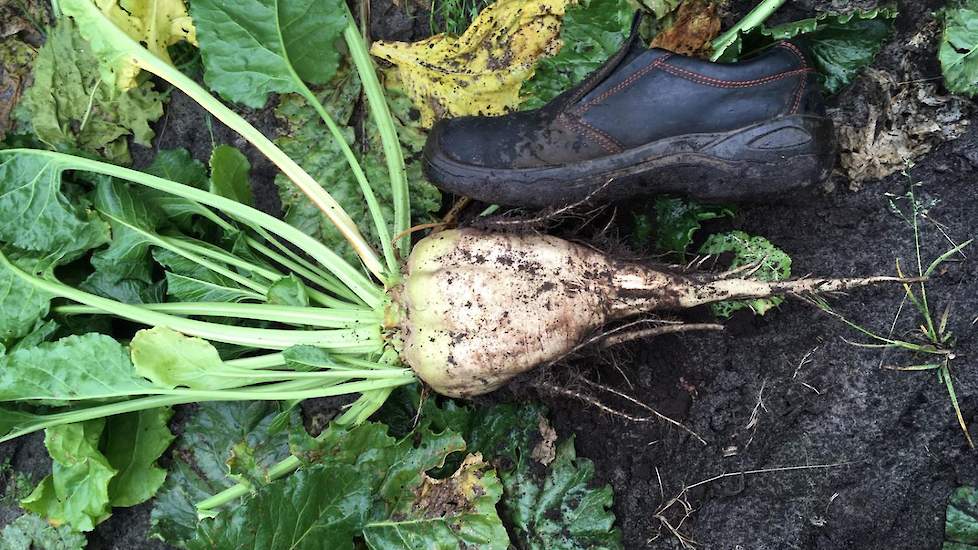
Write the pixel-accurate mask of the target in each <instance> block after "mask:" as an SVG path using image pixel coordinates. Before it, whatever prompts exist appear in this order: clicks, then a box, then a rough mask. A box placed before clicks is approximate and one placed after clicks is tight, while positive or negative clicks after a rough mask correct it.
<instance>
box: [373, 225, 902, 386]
mask: <svg viewBox="0 0 978 550" xmlns="http://www.w3.org/2000/svg"><path fill="white" fill-rule="evenodd" d="M890 281H901V279H898V278H895V277H871V278H861V279H798V280H792V281H779V282H763V281H756V280H751V279H718V278H716V277H713V276H709V275H688V274H682V273H677V272H672V271H669V270H668V269H665V268H663V267H661V266H652V265H645V264H641V263H637V262H625V261H620V260H616V259H614V258H611V257H608V256H607V255H604V254H602V253H600V252H598V251H595V250H593V249H591V248H587V247H585V246H582V245H579V244H574V243H571V242H568V241H564V240H562V239H558V238H556V237H551V236H547V235H539V234H513V233H493V232H487V231H482V230H476V229H457V230H451V231H443V232H441V233H438V234H435V235H432V236H430V237H427V238H425V239H423V240H421V241H420V242H419V243H418V244H417V245H416V246H415V247H414V249H413V251H412V252H411V256H410V258H409V259H408V265H407V273H406V276H405V280H404V283H403V284H402V285H401V286H399V287H397V288H395V289H394V290H393V292H392V294H393V300H394V302H395V303H396V304H397V305H398V306H399V310H400V320H399V322H398V323H397V328H398V332H399V336H400V340H401V342H400V344H401V358H402V359H403V360H404V362H406V363H407V364H408V365H410V366H411V368H412V369H414V371H415V373H417V375H418V376H419V377H420V378H421V379H422V380H424V381H425V382H426V383H427V384H429V385H430V386H431V387H432V389H434V390H435V391H436V392H438V393H441V394H443V395H448V396H451V397H469V396H473V395H480V394H484V393H488V392H490V391H493V390H495V389H497V388H499V387H500V386H502V385H503V384H505V383H506V382H507V381H508V380H510V379H511V378H512V377H514V376H516V375H518V374H520V373H523V372H526V371H528V370H530V369H532V368H534V367H536V366H538V365H542V364H546V363H549V362H551V361H554V360H556V359H558V358H560V357H562V356H563V355H565V354H566V353H568V352H569V351H570V350H572V349H573V348H574V347H575V346H577V345H578V344H579V343H580V342H581V341H582V340H583V339H584V338H585V337H587V336H588V335H589V334H591V333H593V332H594V331H595V330H597V329H599V328H601V327H602V326H603V325H605V324H607V323H609V322H611V321H615V320H617V319H621V318H624V317H629V316H633V315H637V314H641V313H648V312H653V311H668V310H679V309H684V308H690V307H695V306H698V305H702V304H708V303H711V302H719V301H723V300H731V299H748V298H764V297H770V296H776V295H785V294H804V293H819V292H838V291H845V290H848V289H851V288H855V287H859V286H865V285H869V284H874V283H881V282H890Z"/></svg>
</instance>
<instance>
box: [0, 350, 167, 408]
mask: <svg viewBox="0 0 978 550" xmlns="http://www.w3.org/2000/svg"><path fill="white" fill-rule="evenodd" d="M151 387H152V386H151V385H150V384H149V383H148V382H146V381H145V380H143V379H142V378H140V377H138V376H137V375H136V373H135V372H134V371H133V366H132V363H131V362H130V361H129V354H128V353H127V351H126V349H125V348H124V347H122V345H121V344H119V343H118V342H116V341H115V340H114V339H112V338H111V337H109V336H106V335H104V334H96V333H90V334H85V335H82V336H67V337H65V338H62V339H61V340H58V341H57V342H47V343H43V344H40V345H38V346H37V347H33V348H27V349H19V350H17V351H15V352H13V353H10V354H9V355H7V356H5V357H2V358H0V400H2V401H23V400H33V401H40V402H43V403H45V404H64V403H68V402H70V401H72V400H79V399H85V400H97V399H113V398H120V397H128V396H129V395H132V394H133V393H141V392H145V391H146V390H147V389H149V388H151Z"/></svg>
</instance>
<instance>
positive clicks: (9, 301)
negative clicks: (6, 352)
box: [0, 255, 51, 346]
mask: <svg viewBox="0 0 978 550" xmlns="http://www.w3.org/2000/svg"><path fill="white" fill-rule="evenodd" d="M7 257H8V258H10V259H11V261H13V263H14V264H15V265H17V267H19V268H21V269H27V268H28V267H30V266H29V264H31V263H33V262H25V261H23V260H19V259H18V258H16V257H11V256H10V255H8V256H7ZM25 263H26V264H28V265H24V264H25ZM50 304H51V296H49V295H47V294H45V293H44V292H41V291H39V290H37V288H35V287H34V285H32V284H30V283H27V282H25V281H24V280H23V279H21V278H20V277H18V276H17V275H15V274H14V273H13V272H11V271H10V270H9V269H7V268H6V267H4V266H2V265H0V345H2V346H10V345H12V344H13V343H14V341H16V340H17V339H19V338H22V337H25V336H27V335H28V334H30V332H31V331H32V330H33V329H34V327H35V326H36V325H37V323H38V321H39V320H40V319H42V318H44V317H45V316H46V315H47V314H48V309H49V306H50Z"/></svg>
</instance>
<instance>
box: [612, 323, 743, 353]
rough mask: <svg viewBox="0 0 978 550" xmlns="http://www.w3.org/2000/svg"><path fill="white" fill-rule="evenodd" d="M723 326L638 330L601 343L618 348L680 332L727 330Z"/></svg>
mask: <svg viewBox="0 0 978 550" xmlns="http://www.w3.org/2000/svg"><path fill="white" fill-rule="evenodd" d="M725 328H726V327H724V326H723V325H721V324H717V323H683V324H680V325H669V326H664V327H655V328H648V329H644V330H636V331H633V332H628V333H625V334H617V335H614V336H608V337H606V338H605V339H604V341H603V342H601V347H603V348H610V347H611V346H617V345H618V344H621V343H624V342H628V341H631V340H637V339H639V338H654V337H656V336H662V335H663V334H675V333H679V332H693V331H698V330H725Z"/></svg>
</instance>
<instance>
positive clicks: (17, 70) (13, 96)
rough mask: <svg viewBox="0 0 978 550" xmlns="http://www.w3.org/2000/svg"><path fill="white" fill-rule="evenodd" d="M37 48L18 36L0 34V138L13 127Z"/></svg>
mask: <svg viewBox="0 0 978 550" xmlns="http://www.w3.org/2000/svg"><path fill="white" fill-rule="evenodd" d="M36 55H37V50H36V49H35V48H34V46H32V45H30V44H28V43H26V42H23V41H21V40H20V39H19V38H17V37H16V36H0V140H3V138H4V136H5V135H6V133H7V131H8V130H10V129H11V127H12V124H11V115H12V114H13V110H14V107H15V106H16V105H17V102H18V101H19V100H20V96H21V94H22V93H23V91H24V89H25V88H26V87H27V84H28V81H29V80H30V74H31V64H32V63H33V62H34V57H35V56H36Z"/></svg>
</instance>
